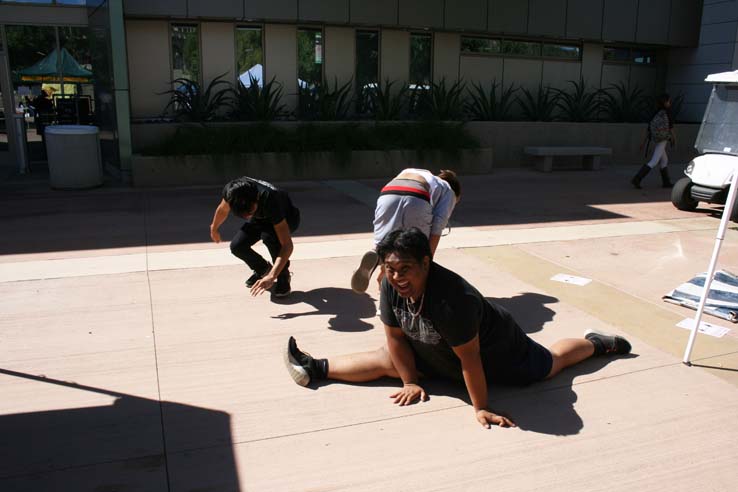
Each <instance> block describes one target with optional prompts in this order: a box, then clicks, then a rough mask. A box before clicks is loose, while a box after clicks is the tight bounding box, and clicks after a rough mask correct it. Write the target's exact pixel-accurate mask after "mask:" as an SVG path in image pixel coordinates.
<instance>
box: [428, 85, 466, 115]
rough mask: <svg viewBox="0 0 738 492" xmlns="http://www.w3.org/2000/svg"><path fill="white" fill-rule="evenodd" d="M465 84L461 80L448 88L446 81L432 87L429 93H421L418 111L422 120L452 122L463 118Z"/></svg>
mask: <svg viewBox="0 0 738 492" xmlns="http://www.w3.org/2000/svg"><path fill="white" fill-rule="evenodd" d="M464 86H465V85H464V83H463V82H462V81H461V80H458V81H456V82H454V83H453V84H452V85H451V86H450V87H448V88H447V87H446V79H445V78H443V79H441V81H440V82H438V83H434V84H432V85H431V87H430V89H429V90H427V91H419V94H418V102H417V111H418V114H419V116H420V117H421V118H426V119H431V120H440V121H450V120H460V119H462V117H463V114H464V113H463V110H464V107H463V99H462V94H463V91H464Z"/></svg>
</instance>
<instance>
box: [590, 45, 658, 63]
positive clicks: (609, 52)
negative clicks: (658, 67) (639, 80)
mask: <svg viewBox="0 0 738 492" xmlns="http://www.w3.org/2000/svg"><path fill="white" fill-rule="evenodd" d="M602 58H603V59H604V60H605V61H608V62H621V63H635V64H638V65H653V64H655V63H656V53H655V52H654V51H652V50H644V49H639V48H619V47H614V46H605V49H604V52H603V54H602Z"/></svg>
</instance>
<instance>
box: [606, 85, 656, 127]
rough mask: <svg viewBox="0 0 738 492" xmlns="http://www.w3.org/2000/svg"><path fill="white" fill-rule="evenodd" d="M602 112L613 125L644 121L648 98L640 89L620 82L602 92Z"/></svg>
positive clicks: (647, 111)
mask: <svg viewBox="0 0 738 492" xmlns="http://www.w3.org/2000/svg"><path fill="white" fill-rule="evenodd" d="M601 94H602V112H603V113H604V116H605V118H606V119H607V120H608V121H611V122H613V123H625V122H638V121H645V120H646V119H647V118H648V113H649V110H648V108H649V104H648V98H647V97H646V96H645V95H644V93H643V90H642V89H641V88H640V87H637V86H636V87H631V86H630V84H628V85H625V84H624V83H622V82H620V83H617V84H611V85H610V86H608V87H607V88H605V89H603V90H602V92H601Z"/></svg>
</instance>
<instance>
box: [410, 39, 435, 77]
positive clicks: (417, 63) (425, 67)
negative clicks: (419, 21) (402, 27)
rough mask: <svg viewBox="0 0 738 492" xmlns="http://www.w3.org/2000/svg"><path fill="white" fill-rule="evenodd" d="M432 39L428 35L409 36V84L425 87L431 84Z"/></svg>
mask: <svg viewBox="0 0 738 492" xmlns="http://www.w3.org/2000/svg"><path fill="white" fill-rule="evenodd" d="M432 51H433V38H432V37H431V35H430V34H411V35H410V83H411V84H414V85H422V86H427V85H430V82H431V66H432V61H431V60H432V59H431V56H432Z"/></svg>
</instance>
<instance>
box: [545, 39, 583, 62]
mask: <svg viewBox="0 0 738 492" xmlns="http://www.w3.org/2000/svg"><path fill="white" fill-rule="evenodd" d="M580 54H581V50H580V48H579V46H573V45H569V44H548V43H546V44H544V45H543V56H548V57H551V58H566V59H569V60H578V59H579V58H580Z"/></svg>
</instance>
